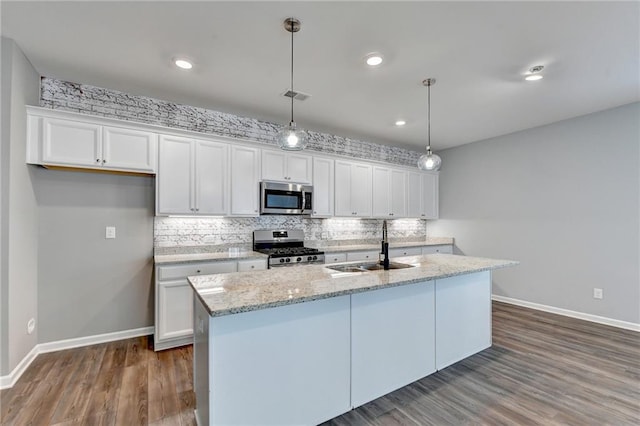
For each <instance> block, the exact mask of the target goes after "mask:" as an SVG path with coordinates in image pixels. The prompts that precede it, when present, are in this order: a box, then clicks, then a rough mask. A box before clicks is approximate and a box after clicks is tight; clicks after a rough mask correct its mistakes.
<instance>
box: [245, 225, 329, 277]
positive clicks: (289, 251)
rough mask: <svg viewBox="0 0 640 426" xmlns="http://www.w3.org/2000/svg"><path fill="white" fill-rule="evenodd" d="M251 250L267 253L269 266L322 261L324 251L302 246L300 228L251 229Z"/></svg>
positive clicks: (302, 236)
mask: <svg viewBox="0 0 640 426" xmlns="http://www.w3.org/2000/svg"><path fill="white" fill-rule="evenodd" d="M253 250H254V251H257V252H259V253H264V254H267V255H269V262H268V264H269V268H273V267H278V266H294V265H308V264H312V263H324V252H322V251H320V250H318V249H314V248H310V247H305V246H304V231H303V230H302V229H277V230H259V231H253Z"/></svg>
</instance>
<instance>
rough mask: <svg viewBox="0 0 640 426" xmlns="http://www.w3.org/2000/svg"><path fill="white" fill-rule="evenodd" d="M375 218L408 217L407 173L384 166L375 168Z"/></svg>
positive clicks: (373, 203)
mask: <svg viewBox="0 0 640 426" xmlns="http://www.w3.org/2000/svg"><path fill="white" fill-rule="evenodd" d="M372 201H373V202H372V205H373V209H372V210H373V216H374V217H380V218H389V219H394V218H402V217H405V216H407V172H405V171H404V170H398V169H392V168H389V167H383V166H374V167H373V199H372Z"/></svg>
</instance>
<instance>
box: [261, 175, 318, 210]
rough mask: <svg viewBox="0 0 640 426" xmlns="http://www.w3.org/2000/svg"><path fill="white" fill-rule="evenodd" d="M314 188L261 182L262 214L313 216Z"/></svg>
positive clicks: (295, 184)
mask: <svg viewBox="0 0 640 426" xmlns="http://www.w3.org/2000/svg"><path fill="white" fill-rule="evenodd" d="M311 194H312V187H311V186H308V185H302V184H297V183H279V182H267V181H263V182H260V214H296V215H309V214H311Z"/></svg>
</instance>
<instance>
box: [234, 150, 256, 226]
mask: <svg viewBox="0 0 640 426" xmlns="http://www.w3.org/2000/svg"><path fill="white" fill-rule="evenodd" d="M259 154H260V153H259V151H258V150H257V149H255V148H248V147H244V146H233V147H231V214H232V215H238V216H258V198H259V192H260V188H259V182H260V180H259V177H260V157H259Z"/></svg>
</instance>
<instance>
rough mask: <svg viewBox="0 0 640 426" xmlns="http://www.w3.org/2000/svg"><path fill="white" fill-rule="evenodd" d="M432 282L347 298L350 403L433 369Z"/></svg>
mask: <svg viewBox="0 0 640 426" xmlns="http://www.w3.org/2000/svg"><path fill="white" fill-rule="evenodd" d="M434 311H435V300H434V290H433V281H430V282H422V283H417V284H411V285H403V286H400V287H392V288H386V289H381V290H376V291H368V292H365V293H357V294H352V295H351V404H352V405H353V407H358V406H360V405H363V404H365V403H367V402H369V401H372V400H374V399H376V398H378V397H380V396H382V395H386V394H387V393H389V392H391V391H394V390H396V389H398V388H401V387H402V386H405V385H408V384H409V383H412V382H414V381H416V380H418V379H421V378H422V377H425V376H428V375H429V374H431V373H433V372H434V371H435V312H434Z"/></svg>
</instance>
